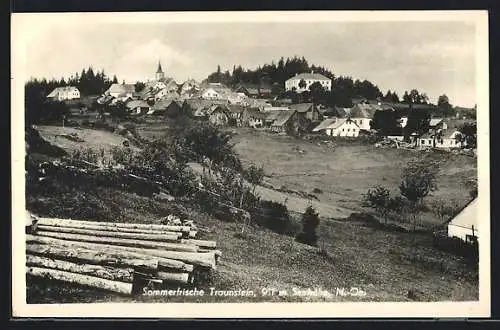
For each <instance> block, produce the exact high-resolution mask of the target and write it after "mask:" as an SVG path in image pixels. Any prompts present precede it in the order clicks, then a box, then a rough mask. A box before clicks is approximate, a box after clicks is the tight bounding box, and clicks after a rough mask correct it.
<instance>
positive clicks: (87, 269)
mask: <svg viewBox="0 0 500 330" xmlns="http://www.w3.org/2000/svg"><path fill="white" fill-rule="evenodd" d="M26 265H27V266H35V267H42V268H50V269H57V270H63V271H66V272H70V273H78V274H82V275H89V276H95V277H99V278H103V279H106V280H112V281H119V282H125V283H132V282H133V280H134V270H133V269H132V268H125V269H120V268H113V267H106V266H100V265H89V264H77V263H73V262H69V261H64V260H57V259H51V258H46V257H41V256H35V255H29V254H28V255H27V256H26Z"/></svg>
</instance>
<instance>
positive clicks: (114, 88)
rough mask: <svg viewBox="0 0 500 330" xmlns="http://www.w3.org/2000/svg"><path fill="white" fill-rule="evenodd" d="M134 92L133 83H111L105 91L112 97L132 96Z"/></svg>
mask: <svg viewBox="0 0 500 330" xmlns="http://www.w3.org/2000/svg"><path fill="white" fill-rule="evenodd" d="M134 93H135V86H134V85H133V84H112V85H111V86H109V88H108V90H107V91H106V92H105V94H107V95H111V96H113V97H127V96H129V97H133V96H134Z"/></svg>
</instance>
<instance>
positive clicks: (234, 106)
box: [226, 104, 245, 113]
mask: <svg viewBox="0 0 500 330" xmlns="http://www.w3.org/2000/svg"><path fill="white" fill-rule="evenodd" d="M226 108H227V109H228V110H229V111H230V112H232V113H241V112H243V110H245V107H244V106H242V105H238V104H229V105H226Z"/></svg>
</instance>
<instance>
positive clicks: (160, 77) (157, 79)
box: [155, 61, 165, 81]
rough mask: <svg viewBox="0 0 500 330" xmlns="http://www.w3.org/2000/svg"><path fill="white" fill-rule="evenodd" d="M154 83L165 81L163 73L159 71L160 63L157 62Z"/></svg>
mask: <svg viewBox="0 0 500 330" xmlns="http://www.w3.org/2000/svg"><path fill="white" fill-rule="evenodd" d="M155 78H156V81H161V80H163V79H165V73H163V70H162V69H161V63H160V61H158V69H157V70H156V75H155Z"/></svg>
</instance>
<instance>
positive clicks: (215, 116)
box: [207, 104, 230, 126]
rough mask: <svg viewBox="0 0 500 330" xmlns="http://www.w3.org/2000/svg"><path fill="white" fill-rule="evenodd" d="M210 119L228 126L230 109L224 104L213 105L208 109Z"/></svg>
mask: <svg viewBox="0 0 500 330" xmlns="http://www.w3.org/2000/svg"><path fill="white" fill-rule="evenodd" d="M207 114H208V121H209V122H210V123H212V124H214V125H216V126H226V125H227V124H228V123H229V118H230V116H229V110H228V109H227V108H226V106H223V105H218V104H215V105H212V106H211V107H210V108H209V109H208V111H207Z"/></svg>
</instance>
